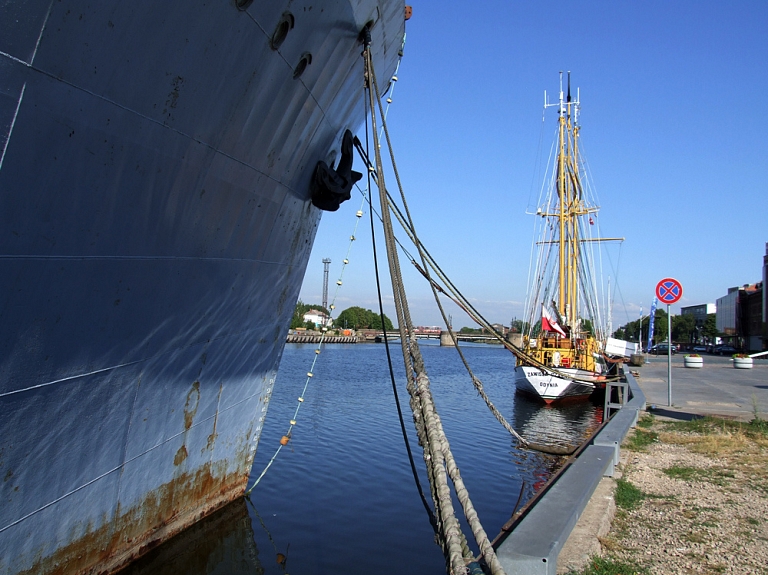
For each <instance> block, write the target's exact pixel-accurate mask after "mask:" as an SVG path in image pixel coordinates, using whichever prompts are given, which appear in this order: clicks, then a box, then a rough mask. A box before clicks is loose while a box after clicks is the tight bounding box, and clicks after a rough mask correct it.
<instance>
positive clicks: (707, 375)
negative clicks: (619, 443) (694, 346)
mask: <svg viewBox="0 0 768 575" xmlns="http://www.w3.org/2000/svg"><path fill="white" fill-rule="evenodd" d="M684 356H685V354H684V353H678V354H677V355H673V356H672V406H671V407H670V406H669V405H668V397H667V396H668V385H667V381H668V380H667V372H668V368H667V356H653V355H647V356H646V363H645V364H644V365H642V366H640V367H629V366H625V369H627V370H630V371H632V372H633V373H635V374H636V379H637V382H638V383H639V384H640V388H641V389H642V390H643V393H644V394H645V400H646V402H647V404H648V411H649V412H651V413H654V415H656V416H659V417H668V418H672V419H690V418H691V417H694V416H704V415H715V416H718V417H724V418H728V419H736V420H739V421H750V420H752V419H753V418H754V417H755V410H756V409H757V412H758V415H759V416H760V417H761V418H762V419H768V359H764V358H760V359H758V358H756V359H755V360H754V361H753V365H754V367H753V368H752V369H735V368H734V367H733V361H732V360H731V358H730V357H720V356H715V355H706V354H702V357H703V358H704V366H703V367H701V368H686V367H683V357H684Z"/></svg>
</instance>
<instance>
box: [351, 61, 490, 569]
mask: <svg viewBox="0 0 768 575" xmlns="http://www.w3.org/2000/svg"><path fill="white" fill-rule="evenodd" d="M366 65H367V71H368V73H367V81H368V83H369V86H370V85H371V84H372V85H373V88H374V89H373V90H369V93H370V98H371V114H372V122H373V124H374V126H373V134H374V138H375V140H374V150H375V154H376V166H378V167H379V168H380V167H381V166H382V161H381V148H380V144H379V141H378V137H377V136H376V130H375V109H374V94H373V92H374V90H375V92H376V99H377V100H379V110H380V112H382V116H383V110H381V102H380V97H379V90H378V84H377V81H376V75H375V73H374V70H373V63H372V61H371V58H370V51H369V50H367V51H366ZM382 127H383V129H384V133H385V134H386V137H387V142H388V143H389V142H390V140H389V132H388V130H387V125H386V122H383V123H382ZM392 154H393V151H392V147H391V145H390V155H392ZM393 160H394V158H393ZM393 166H394V162H393ZM377 175H378V178H377V185H378V187H379V196H380V202H381V215H382V223H383V225H384V232H385V244H386V247H387V257H388V261H389V264H390V276H391V279H392V287H393V293H394V299H395V309H396V313H397V316H398V322H402V323H399V329H400V335H401V345H402V348H403V358H404V362H405V369H406V374H407V376H408V382H409V385H408V387H409V393H411V396H412V405H413V406H414V408H415V409H414V422H415V423H416V425H417V430H418V428H419V426H420V425H421V420H422V418H423V424H424V425H425V426H426V432H427V433H426V434H427V438H428V441H429V444H428V447H427V446H425V461H427V460H428V464H431V465H432V466H433V469H434V471H435V472H434V479H435V481H436V485H435V490H436V492H437V501H438V502H439V511H440V515H441V518H442V519H443V523H444V533H445V540H446V543H447V549H445V551H446V552H447V553H446V554H447V557H448V562H449V565H450V571H451V572H452V573H455V574H459V573H466V571H467V569H466V563H467V562H468V560H471V555H470V554H469V549H468V547H467V546H466V545H463V544H462V543H463V542H462V533H461V529H460V528H459V525H458V520H457V519H456V516H455V514H454V513H453V504H452V501H451V493H450V488H449V487H448V484H447V481H446V479H445V474H446V470H447V472H448V475H450V477H451V480H452V482H453V484H454V488H455V489H456V493H457V497H458V498H459V501H460V502H461V504H462V507H463V509H464V514H465V517H466V518H467V521H468V522H469V525H470V528H471V530H472V532H473V534H474V536H475V540H476V541H477V544H478V546H479V548H480V551H481V553H482V555H483V558H484V559H485V561H486V564H487V565H488V566H489V567H490V568H491V572H492V573H493V574H494V575H497V574H498V575H502V574H503V573H504V571H503V569H502V567H501V564H500V563H499V561H498V558H497V557H496V554H495V552H494V550H493V547H492V545H491V542H490V540H489V538H488V536H487V534H486V533H485V530H484V529H483V527H482V525H481V523H480V521H479V518H478V516H477V513H476V511H475V509H474V506H473V505H472V502H471V500H470V498H469V493H468V491H467V489H466V487H465V485H464V482H463V480H462V478H461V474H460V473H459V469H458V466H457V465H456V462H455V460H454V458H453V455H452V453H451V450H450V445H449V443H448V439H447V437H446V435H445V432H444V431H443V428H442V423H441V421H440V418H439V416H438V414H437V412H436V410H435V407H434V402H433V400H432V394H431V391H430V387H429V378H428V376H427V374H426V371H425V369H424V363H423V359H422V357H421V352H420V350H419V347H418V343H417V341H416V338H415V333H414V329H413V323H412V321H411V318H410V312H409V309H408V303H407V299H406V296H405V288H404V284H403V281H402V276H401V271H400V267H399V260H398V255H397V246H396V244H395V239H394V231H393V229H392V221H391V218H390V208H389V199H388V194H387V190H386V184H385V182H384V174H383V171H382V170H381V169H379V170H378V173H377ZM395 175H396V178H397V181H398V186H399V188H400V191H401V194H402V185H401V183H400V178H399V175H398V174H397V170H396V167H395ZM403 199H404V198H403ZM406 209H407V208H406ZM409 219H410V214H409ZM413 229H414V228H413V224H412V223H411V230H412V231H413ZM414 233H415V232H414ZM417 245H418V244H417ZM422 258H423V255H422ZM425 266H426V263H425ZM414 374H415V375H416V378H415V382H416V384H415V386H414V385H413V381H414V379H413V377H414ZM414 387H415V390H414V389H413V388H414ZM416 413H420V414H421V417H418V416H417V415H416ZM428 451H429V454H428V455H429V457H427V452H428ZM465 552H466V555H465ZM465 558H466V560H465Z"/></svg>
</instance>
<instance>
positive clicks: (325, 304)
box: [323, 258, 331, 309]
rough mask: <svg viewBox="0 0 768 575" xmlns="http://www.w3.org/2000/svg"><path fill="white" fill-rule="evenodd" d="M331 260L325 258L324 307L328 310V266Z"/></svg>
mask: <svg viewBox="0 0 768 575" xmlns="http://www.w3.org/2000/svg"><path fill="white" fill-rule="evenodd" d="M330 263H331V258H323V307H324V308H325V309H328V265H329V264H330Z"/></svg>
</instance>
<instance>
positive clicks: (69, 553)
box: [19, 462, 248, 575]
mask: <svg viewBox="0 0 768 575" xmlns="http://www.w3.org/2000/svg"><path fill="white" fill-rule="evenodd" d="M224 466H225V463H224V462H220V463H217V464H215V465H214V466H213V467H214V468H216V467H224ZM213 471H214V473H212V466H211V464H210V463H206V464H205V465H203V466H202V467H201V468H199V469H198V470H197V472H195V473H188V472H187V473H183V474H181V475H179V476H178V477H177V478H175V479H174V480H172V481H169V482H168V483H165V484H163V485H162V486H160V487H159V488H158V489H157V490H155V491H154V492H152V493H150V494H148V495H147V496H146V497H145V499H144V501H143V502H142V503H141V504H140V505H138V506H137V507H134V508H132V509H129V510H128V511H126V512H124V513H122V512H121V511H120V509H119V507H118V511H117V515H118V517H116V518H115V519H114V520H113V521H112V522H109V523H105V524H104V525H102V526H101V527H99V528H98V529H95V530H93V531H90V532H89V533H87V534H86V535H84V536H83V537H81V538H80V539H78V540H77V541H73V542H72V543H70V544H68V545H66V546H64V547H60V548H59V549H58V550H57V551H56V552H55V553H53V554H52V555H50V556H48V557H45V558H43V559H40V560H38V561H37V563H35V565H33V566H32V568H31V569H29V570H27V571H24V572H22V573H20V574H19V575H33V574H36V575H41V574H45V575H84V574H89V575H96V574H98V575H108V574H111V573H115V572H116V571H118V570H119V569H121V568H123V567H125V566H126V565H127V564H128V563H130V562H131V561H134V560H135V559H137V558H139V557H140V556H141V555H143V554H145V553H146V552H148V551H150V550H151V549H153V548H155V547H156V546H158V545H159V544H160V543H162V542H163V541H166V540H167V539H169V538H171V537H173V536H174V535H176V534H177V533H179V532H180V531H182V530H183V529H184V528H185V527H188V526H189V525H191V524H193V523H195V522H197V521H199V520H200V519H202V518H203V517H205V516H207V515H210V514H211V513H213V512H214V511H216V510H218V509H221V508H222V507H223V506H224V505H226V504H227V503H229V502H231V501H233V500H234V499H236V498H237V497H240V496H242V494H243V493H244V492H245V487H246V484H247V483H248V473H247V472H246V473H230V474H229V475H226V476H224V477H219V476H217V474H215V469H214V470H213ZM180 509H189V511H187V512H180V511H179V510H180Z"/></svg>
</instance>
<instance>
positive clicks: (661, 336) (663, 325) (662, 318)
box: [646, 309, 669, 343]
mask: <svg viewBox="0 0 768 575" xmlns="http://www.w3.org/2000/svg"><path fill="white" fill-rule="evenodd" d="M668 325H669V322H668V321H667V312H665V311H664V310H663V309H657V310H656V314H655V319H654V320H653V339H654V341H655V342H656V343H659V342H662V341H667V326H668ZM646 333H648V332H647V330H646Z"/></svg>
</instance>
